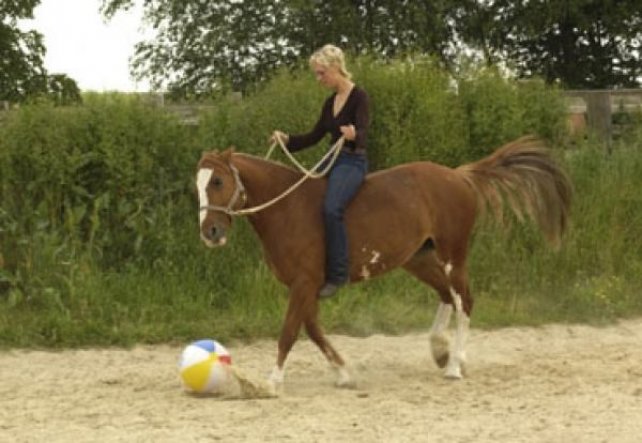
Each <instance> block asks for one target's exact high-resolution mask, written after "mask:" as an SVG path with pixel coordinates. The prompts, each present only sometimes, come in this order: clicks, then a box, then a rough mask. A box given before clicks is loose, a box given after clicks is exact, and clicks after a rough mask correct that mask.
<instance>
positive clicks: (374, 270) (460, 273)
mask: <svg viewBox="0 0 642 443" xmlns="http://www.w3.org/2000/svg"><path fill="white" fill-rule="evenodd" d="M301 177H302V173H301V172H298V171H295V170H294V169H292V168H289V167H287V166H284V165H282V164H279V163H275V162H272V161H268V160H263V159H261V158H258V157H254V156H251V155H246V154H240V153H235V152H233V150H232V149H228V150H226V151H225V152H222V153H218V152H208V153H204V154H203V156H202V158H201V159H200V161H199V163H198V173H197V177H196V183H197V187H198V193H199V200H200V211H199V214H200V235H201V238H202V240H203V241H204V242H205V244H206V245H208V246H210V247H212V246H217V245H223V244H224V243H225V241H226V235H227V230H228V228H229V227H230V225H231V223H232V215H234V214H235V211H237V210H241V209H242V208H248V207H256V206H258V205H261V204H263V203H265V202H268V201H270V200H271V199H273V198H275V197H276V196H278V195H280V194H281V193H283V192H284V191H286V190H287V189H289V188H290V186H291V185H292V184H293V183H295V182H297V181H298V180H300V179H301ZM325 187H326V180H325V179H315V180H307V181H305V182H304V183H303V184H302V185H301V186H300V187H298V188H297V189H296V190H294V191H293V192H292V193H291V194H289V195H288V196H287V197H286V198H283V199H281V200H279V201H278V202H276V203H274V204H272V205H270V206H268V207H266V208H264V209H261V210H260V211H258V212H255V213H251V215H249V216H248V217H249V221H250V223H251V225H252V227H253V228H254V230H255V231H256V233H257V235H258V237H259V239H260V241H261V244H262V246H263V251H264V255H265V259H266V261H267V263H268V265H269V267H270V269H271V270H272V272H273V273H274V275H275V276H276V278H277V279H278V280H279V281H281V282H282V283H283V284H284V285H285V286H287V288H288V290H289V304H288V308H287V313H286V315H285V320H284V323H283V327H282V331H281V335H280V338H279V342H278V355H277V359H276V366H275V367H274V369H273V370H272V372H271V374H270V376H269V379H268V382H269V383H270V384H271V386H272V387H273V388H276V387H278V386H279V385H281V384H282V383H283V379H284V363H285V360H286V358H287V355H288V353H289V351H290V349H291V348H292V346H293V344H294V342H295V340H296V338H297V336H298V333H299V331H300V328H301V326H304V327H305V330H306V332H307V334H308V335H309V337H310V339H311V340H312V341H313V342H314V343H315V344H316V345H317V346H318V347H319V349H320V350H321V352H322V353H323V354H324V355H325V356H326V358H327V359H328V361H329V362H330V364H331V365H332V366H333V368H334V369H335V370H336V372H337V376H338V378H337V385H338V386H350V385H351V384H352V379H351V377H350V374H349V372H348V371H347V369H346V367H345V363H344V360H343V359H342V358H341V356H340V355H339V354H338V353H337V351H336V350H335V349H334V348H333V347H332V345H331V344H330V343H329V342H328V340H327V339H326V337H325V336H324V333H323V331H322V329H321V327H320V325H319V299H318V295H317V294H318V292H319V289H320V288H321V286H322V285H323V283H324V263H325V246H324V229H323V221H322V217H321V206H322V202H323V194H324V191H325ZM570 200H571V185H570V182H569V179H568V178H567V176H566V174H565V173H564V172H563V171H562V169H561V168H560V167H559V166H558V165H557V164H556V163H555V161H554V160H553V158H552V157H551V155H550V152H549V150H548V149H546V147H545V146H544V144H543V142H541V141H540V140H538V139H536V138H533V137H523V138H520V139H518V140H516V141H514V142H512V143H509V144H506V145H504V146H503V147H501V148H499V149H498V150H496V151H495V152H494V153H492V154H491V155H489V156H487V157H485V158H483V159H482V160H479V161H477V162H474V163H469V164H465V165H463V166H460V167H458V168H455V169H452V168H448V167H445V166H441V165H438V164H435V163H431V162H413V163H408V164H402V165H399V166H395V167H393V168H390V169H386V170H382V171H377V172H374V173H371V174H369V175H368V176H367V178H366V180H365V183H364V185H363V186H362V188H361V189H360V191H359V193H358V194H357V196H356V197H355V199H354V200H353V201H352V203H351V204H350V206H349V207H348V208H347V210H346V213H345V222H346V226H347V231H348V239H349V245H350V248H349V249H350V250H349V260H350V282H358V281H361V280H367V279H369V278H373V277H376V276H378V275H381V274H384V273H386V272H388V271H390V270H392V269H394V268H397V267H403V269H405V270H406V271H408V272H409V273H410V274H412V275H414V276H415V277H416V278H418V279H419V280H420V281H422V282H423V283H426V284H428V285H429V286H431V287H432V288H434V289H435V290H436V292H437V294H438V295H439V298H440V299H441V303H440V304H439V306H438V308H437V312H436V315H435V319H434V323H433V325H432V328H431V330H430V337H431V339H430V342H431V350H432V355H433V358H434V360H435V362H436V363H437V365H438V366H439V367H441V368H444V367H445V376H446V377H448V378H453V379H459V378H461V377H462V367H463V365H464V363H465V343H466V338H467V335H468V329H469V323H470V315H471V311H472V308H473V298H472V296H471V293H470V289H469V286H468V274H467V270H466V264H467V263H466V262H467V257H468V248H469V239H470V236H471V231H472V229H473V226H474V224H475V220H476V218H477V217H478V215H479V213H480V212H482V211H483V210H484V208H486V207H489V208H491V209H492V212H493V214H494V215H496V216H498V217H500V218H501V216H502V213H503V207H504V206H507V207H509V208H510V209H511V210H512V211H513V212H514V213H515V214H516V215H517V216H518V218H519V219H520V220H521V219H522V216H523V215H527V216H530V218H531V219H533V220H534V221H535V222H536V223H537V224H538V225H539V227H540V229H541V230H542V231H543V233H544V235H545V236H546V238H547V239H548V240H549V241H550V242H552V243H553V244H554V245H558V244H559V241H560V238H561V235H562V234H563V232H564V230H565V228H566V225H567V219H568V211H569V205H570ZM453 312H454V314H455V323H456V328H455V334H454V343H453V345H452V349H450V345H449V342H448V339H447V336H446V329H447V328H448V325H449V323H450V318H451V314H452V313H453Z"/></svg>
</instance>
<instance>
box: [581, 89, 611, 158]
mask: <svg viewBox="0 0 642 443" xmlns="http://www.w3.org/2000/svg"><path fill="white" fill-rule="evenodd" d="M585 98H586V113H587V119H588V124H589V127H591V128H592V129H593V130H594V131H595V132H596V133H597V135H598V137H600V139H601V140H603V141H604V142H606V146H607V149H609V150H610V149H611V136H612V133H613V127H612V119H611V93H610V92H609V91H587V93H586V95H585Z"/></svg>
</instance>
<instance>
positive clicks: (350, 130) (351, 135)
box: [339, 125, 357, 141]
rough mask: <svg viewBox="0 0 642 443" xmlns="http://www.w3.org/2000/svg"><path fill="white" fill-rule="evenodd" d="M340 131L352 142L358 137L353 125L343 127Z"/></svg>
mask: <svg viewBox="0 0 642 443" xmlns="http://www.w3.org/2000/svg"><path fill="white" fill-rule="evenodd" d="M339 129H340V130H341V133H342V134H343V137H344V138H345V139H346V140H350V141H352V140H354V139H355V138H356V137H357V130H356V129H355V128H354V126H353V125H347V126H341V127H340V128H339Z"/></svg>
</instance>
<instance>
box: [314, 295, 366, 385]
mask: <svg viewBox="0 0 642 443" xmlns="http://www.w3.org/2000/svg"><path fill="white" fill-rule="evenodd" d="M318 311H319V303H318V302H317V303H316V304H315V309H314V311H311V312H310V315H309V316H308V317H307V318H306V319H305V330H306V332H307V333H308V336H309V337H310V339H311V340H312V341H313V342H314V343H315V344H316V345H317V346H318V347H319V349H320V350H321V352H322V353H323V355H325V357H326V358H327V359H328V362H329V363H330V365H331V366H332V368H333V369H334V370H335V372H336V374H337V380H336V382H335V385H336V386H337V387H340V388H353V387H354V386H355V383H354V380H353V379H352V377H351V376H350V373H349V372H348V370H347V369H346V367H345V362H344V361H343V359H342V358H341V356H340V355H339V353H338V352H337V351H335V349H334V348H333V347H332V345H331V344H330V342H329V341H328V340H327V339H326V338H325V335H324V334H323V330H322V329H321V326H320V325H319V318H318Z"/></svg>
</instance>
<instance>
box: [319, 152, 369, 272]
mask: <svg viewBox="0 0 642 443" xmlns="http://www.w3.org/2000/svg"><path fill="white" fill-rule="evenodd" d="M367 171H368V161H367V159H366V158H365V157H364V156H363V155H357V154H349V153H345V152H342V153H340V154H339V157H338V158H337V161H336V162H335V163H334V165H333V166H332V169H331V170H330V172H329V173H328V188H327V190H326V193H325V200H324V202H323V221H324V223H325V246H326V273H325V280H326V282H330V283H335V284H341V283H345V282H347V281H348V279H349V277H350V276H349V271H350V268H349V264H348V235H347V233H346V227H345V224H344V223H343V214H344V212H345V209H346V208H347V207H348V204H349V203H350V201H352V199H353V197H354V196H355V195H356V194H357V191H358V190H359V188H360V187H361V184H362V183H363V180H364V179H365V177H366V173H367Z"/></svg>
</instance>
